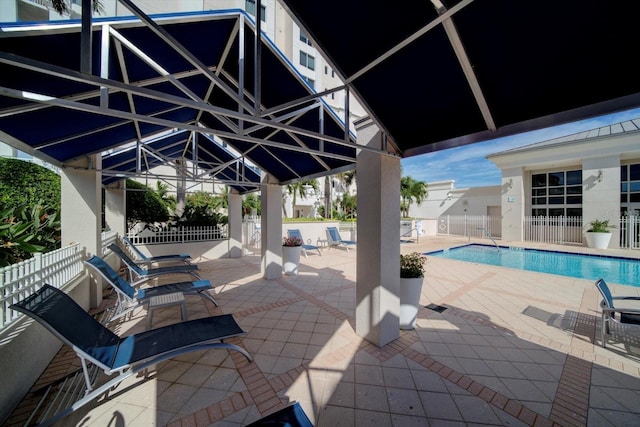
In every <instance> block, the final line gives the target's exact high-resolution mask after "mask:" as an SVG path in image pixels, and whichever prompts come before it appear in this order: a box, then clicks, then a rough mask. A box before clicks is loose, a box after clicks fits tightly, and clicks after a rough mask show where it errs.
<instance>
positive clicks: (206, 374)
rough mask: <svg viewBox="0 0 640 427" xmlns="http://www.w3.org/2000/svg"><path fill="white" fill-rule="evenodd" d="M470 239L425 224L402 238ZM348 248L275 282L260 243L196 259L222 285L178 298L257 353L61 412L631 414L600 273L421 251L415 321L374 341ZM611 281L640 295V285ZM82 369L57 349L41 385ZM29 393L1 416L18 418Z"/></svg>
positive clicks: (189, 364) (418, 247)
mask: <svg viewBox="0 0 640 427" xmlns="http://www.w3.org/2000/svg"><path fill="white" fill-rule="evenodd" d="M469 242H473V240H470V239H466V238H465V239H462V238H450V237H425V236H422V237H421V238H420V241H419V243H418V242H415V241H414V242H410V243H403V244H402V245H401V251H402V253H408V252H413V251H418V252H428V251H433V250H437V249H443V248H447V247H452V246H456V245H460V244H466V243H469ZM478 242H481V243H485V244H486V243H487V242H488V241H487V240H486V239H485V240H478ZM499 243H500V244H502V245H509V243H508V242H499ZM514 245H518V246H527V247H534V246H535V247H537V248H543V249H554V250H564V251H576V252H601V251H597V250H590V249H587V248H583V247H571V246H554V245H532V244H526V245H524V244H522V243H519V244H514ZM602 253H606V254H616V255H618V254H619V255H622V256H630V257H634V258H640V251H629V250H620V251H614V250H607V251H606V252H602ZM356 255H357V248H356V249H355V250H350V251H349V252H346V251H345V250H344V249H336V248H334V249H325V250H323V251H322V255H321V256H319V255H318V254H317V253H310V254H309V256H308V258H304V257H302V259H301V267H300V274H299V275H297V276H283V277H282V278H280V279H277V280H264V279H263V278H262V277H261V274H260V259H259V258H258V257H257V256H245V257H242V258H239V259H221V260H196V261H197V264H198V265H199V267H200V269H201V270H202V271H203V277H204V278H208V279H210V280H211V282H212V283H214V284H215V285H217V286H216V290H215V298H216V300H217V301H218V303H219V307H214V306H213V304H211V303H210V302H208V301H205V300H204V299H203V298H198V297H193V296H187V297H186V298H187V303H188V312H189V318H197V317H203V316H208V315H215V314H221V313H231V314H233V315H234V317H235V318H236V320H237V321H238V323H239V324H240V325H241V326H242V327H243V328H244V329H245V330H246V331H247V332H248V333H247V335H245V336H244V337H241V338H236V339H233V340H231V341H232V342H234V343H236V344H239V345H241V346H243V347H244V348H246V349H247V350H248V351H249V352H250V353H251V354H252V355H253V357H254V362H253V363H249V362H247V361H246V360H245V359H244V358H243V357H242V356H240V355H239V354H238V353H237V352H229V351H227V350H210V351H198V352H194V353H191V354H187V355H184V356H180V357H177V358H175V359H172V360H170V361H167V362H165V363H162V364H160V365H158V366H156V367H155V369H152V370H151V371H150V372H149V373H148V376H147V377H146V378H143V377H136V378H130V379H129V380H127V381H126V382H124V383H122V384H120V385H119V386H118V387H117V388H116V389H115V390H113V391H112V392H110V393H109V395H108V396H105V397H103V398H100V399H99V400H97V401H95V402H93V403H92V404H90V405H87V406H86V407H84V408H82V409H80V410H79V411H77V412H76V413H74V414H72V415H71V416H68V417H66V418H65V419H63V420H62V421H60V422H58V423H57V424H56V425H58V426H127V427H134V426H135V427H137V426H140V427H142V426H145V427H146V426H152V425H169V426H176V427H177V426H243V425H246V424H248V423H250V422H252V421H255V420H256V419H258V418H260V417H261V416H264V415H266V414H269V413H271V412H273V411H275V410H277V409H279V408H281V407H283V406H284V405H286V404H288V403H290V402H293V401H297V402H300V404H301V406H302V407H303V409H304V410H305V412H306V413H307V415H308V416H309V418H310V419H311V420H312V422H313V423H314V425H316V426H330V427H336V426H372V425H380V426H412V425H415V426H450V425H461V426H462V425H468V426H479V425H510V426H527V425H534V426H547V425H548V426H551V425H559V426H560V425H561V426H623V425H624V426H627V425H629V426H630V425H640V331H635V332H633V331H627V330H614V336H613V339H612V340H611V341H610V342H609V343H608V346H607V348H602V347H601V345H600V339H599V333H597V331H599V322H600V311H599V309H598V304H599V301H600V297H599V294H598V293H597V290H596V288H595V286H594V281H595V280H596V279H597V278H595V277H594V278H593V280H584V279H575V278H570V277H563V276H556V275H551V274H543V273H532V272H526V271H521V270H515V269H510V268H501V267H494V266H488V265H482V264H472V263H465V262H459V261H453V260H447V259H442V258H436V257H429V258H428V261H427V263H426V277H425V280H424V285H423V289H422V296H421V308H420V310H419V312H418V320H417V325H416V328H415V329H414V330H411V331H401V333H400V336H399V338H398V339H397V340H395V341H393V342H391V343H389V344H387V345H386V346H384V347H382V348H379V347H377V346H374V345H372V344H370V343H369V342H367V341H365V340H363V339H361V338H360V337H359V336H358V335H357V334H356V333H355V332H354V315H355V303H356V297H355V286H356ZM605 279H606V278H605ZM610 286H611V288H612V291H613V292H614V293H617V294H625V295H639V296H640V288H634V287H629V286H621V285H618V284H614V283H610ZM428 304H435V305H438V306H442V307H444V308H445V310H444V311H442V312H438V311H434V310H431V309H428V308H425V306H426V305H428ZM178 321H180V310H179V309H177V308H175V307H173V308H172V307H169V308H166V309H159V310H156V312H155V313H154V326H155V327H157V326H159V325H163V324H169V323H172V322H178ZM145 322H146V311H145V310H144V309H139V310H138V311H136V312H134V315H133V316H132V318H131V319H128V320H127V321H123V322H120V323H118V324H116V325H115V326H114V330H115V332H116V333H118V334H130V333H134V332H139V331H142V330H144V328H145ZM78 366H79V365H78V361H77V359H74V358H73V353H72V352H70V351H69V350H68V349H66V348H63V350H61V352H60V354H59V355H58V357H57V358H56V359H55V360H54V361H53V362H52V364H51V365H50V367H49V368H48V369H47V371H45V373H43V376H42V377H41V380H40V382H39V384H42V383H46V382H47V381H50V379H51V378H54V377H56V376H60V375H61V373H64V372H67V371H68V370H70V369H72V368H77V367H78ZM28 403H29V399H28V396H27V398H25V402H24V405H21V407H20V408H18V410H17V411H16V413H15V414H14V415H13V416H12V417H11V418H10V419H9V420H8V422H7V423H5V425H19V421H20V418H21V417H22V418H23V419H24V413H26V411H27V407H28Z"/></svg>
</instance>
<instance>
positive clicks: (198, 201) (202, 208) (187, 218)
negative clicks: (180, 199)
mask: <svg viewBox="0 0 640 427" xmlns="http://www.w3.org/2000/svg"><path fill="white" fill-rule="evenodd" d="M222 206H224V198H223V197H220V196H215V195H212V194H209V193H207V192H204V191H198V192H196V193H193V194H189V195H187V199H186V201H185V207H184V213H183V214H182V217H181V218H179V219H178V223H179V224H180V225H182V226H205V225H207V226H209V225H218V224H226V223H227V221H228V218H227V216H226V215H223V214H221V213H219V212H217V210H218V209H220V208H222Z"/></svg>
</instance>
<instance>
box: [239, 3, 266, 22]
mask: <svg viewBox="0 0 640 427" xmlns="http://www.w3.org/2000/svg"><path fill="white" fill-rule="evenodd" d="M244 10H246V11H247V13H248V14H249V15H253V16H256V0H244ZM260 20H261V21H262V22H266V21H267V7H266V6H265V5H263V4H261V5H260Z"/></svg>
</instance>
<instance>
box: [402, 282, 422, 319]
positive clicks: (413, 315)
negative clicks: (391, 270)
mask: <svg viewBox="0 0 640 427" xmlns="http://www.w3.org/2000/svg"><path fill="white" fill-rule="evenodd" d="M423 280H424V277H415V278H411V279H403V278H400V329H414V328H415V327H416V319H417V318H418V307H419V306H420V294H421V293H422V281H423Z"/></svg>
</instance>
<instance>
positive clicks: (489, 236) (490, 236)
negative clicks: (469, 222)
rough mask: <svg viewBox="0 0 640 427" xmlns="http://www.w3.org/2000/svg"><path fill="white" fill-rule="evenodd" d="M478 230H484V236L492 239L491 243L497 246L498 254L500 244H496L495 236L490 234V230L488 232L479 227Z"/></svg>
mask: <svg viewBox="0 0 640 427" xmlns="http://www.w3.org/2000/svg"><path fill="white" fill-rule="evenodd" d="M477 229H478V230H482V231H484V234H485V235H486V236H487V237H488V238H489V239H491V241H492V242H493V244H494V245H495V247H496V249H497V251H498V252H500V247H499V246H498V244H497V243H496V241H495V240H494V239H493V236H492V235H491V233H489V230H487V229H486V228H485V227H477Z"/></svg>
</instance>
